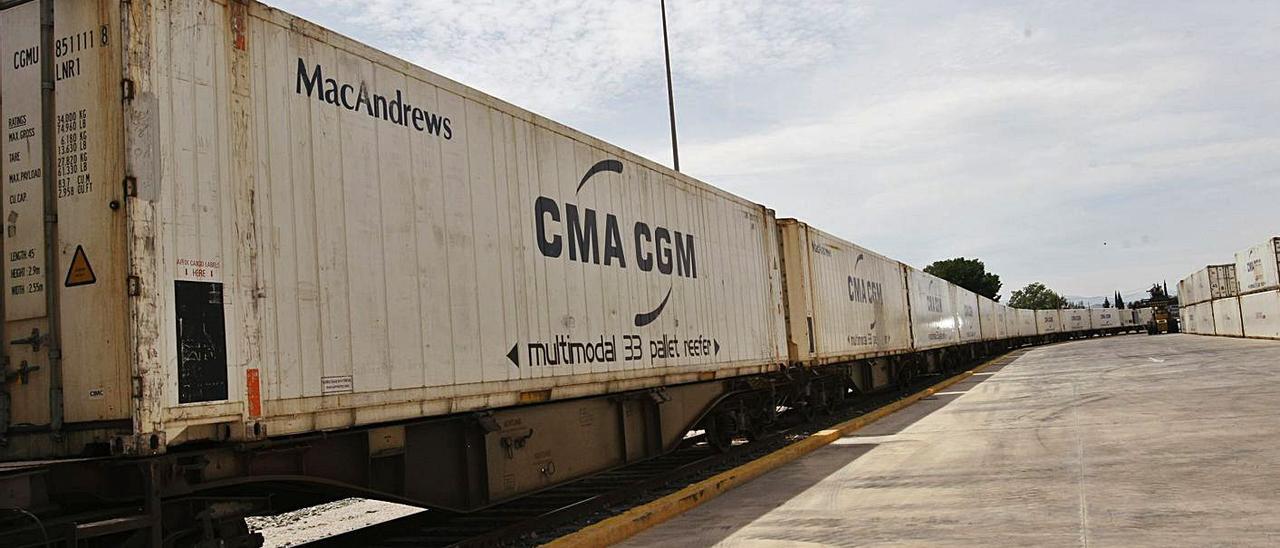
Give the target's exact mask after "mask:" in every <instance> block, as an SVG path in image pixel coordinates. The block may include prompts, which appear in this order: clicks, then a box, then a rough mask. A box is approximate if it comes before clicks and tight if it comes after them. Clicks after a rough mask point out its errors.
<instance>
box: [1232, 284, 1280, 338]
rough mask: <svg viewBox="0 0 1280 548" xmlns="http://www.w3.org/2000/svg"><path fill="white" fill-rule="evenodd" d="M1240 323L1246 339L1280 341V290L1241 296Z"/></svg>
mask: <svg viewBox="0 0 1280 548" xmlns="http://www.w3.org/2000/svg"><path fill="white" fill-rule="evenodd" d="M1240 323H1241V324H1242V327H1243V331H1244V336H1246V337H1254V338H1260V339H1280V289H1273V290H1269V291H1259V292H1255V293H1249V294H1247V295H1241V296H1240Z"/></svg>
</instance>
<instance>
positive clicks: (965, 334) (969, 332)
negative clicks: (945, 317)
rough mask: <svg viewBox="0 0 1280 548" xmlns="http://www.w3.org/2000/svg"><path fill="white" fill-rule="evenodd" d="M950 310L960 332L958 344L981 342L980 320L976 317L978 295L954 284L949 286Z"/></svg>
mask: <svg viewBox="0 0 1280 548" xmlns="http://www.w3.org/2000/svg"><path fill="white" fill-rule="evenodd" d="M950 285H951V287H950V289H949V290H950V292H951V308H952V310H954V311H955V314H956V327H957V328H958V329H959V330H960V342H962V343H968V342H975V341H980V340H982V326H981V323H982V322H981V318H979V317H978V294H977V293H974V292H972V291H969V290H968V289H965V288H963V287H960V286H958V285H955V284H950Z"/></svg>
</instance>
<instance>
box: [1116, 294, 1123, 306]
mask: <svg viewBox="0 0 1280 548" xmlns="http://www.w3.org/2000/svg"><path fill="white" fill-rule="evenodd" d="M1116 308H1119V309H1120V310H1124V299H1122V298H1120V292H1119V291H1117V292H1116Z"/></svg>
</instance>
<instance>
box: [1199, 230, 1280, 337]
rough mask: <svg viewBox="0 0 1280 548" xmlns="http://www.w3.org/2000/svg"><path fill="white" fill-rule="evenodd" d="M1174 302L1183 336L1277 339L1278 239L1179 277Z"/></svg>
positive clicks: (1279, 319) (1279, 320) (1279, 295)
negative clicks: (1226, 261) (1226, 260)
mask: <svg viewBox="0 0 1280 548" xmlns="http://www.w3.org/2000/svg"><path fill="white" fill-rule="evenodd" d="M1178 302H1179V305H1180V307H1181V309H1180V314H1181V319H1182V326H1183V331H1184V332H1186V333H1195V334H1199V335H1219V336H1227V337H1251V338H1259V339H1280V237H1271V238H1268V239H1267V240H1266V241H1264V242H1262V243H1260V244H1258V245H1254V246H1251V247H1249V248H1247V249H1244V250H1242V251H1239V252H1236V254H1235V262H1233V263H1226V264H1216V265H1208V266H1206V267H1204V268H1202V269H1200V270H1198V271H1196V272H1194V273H1192V274H1191V275H1189V276H1187V277H1186V278H1183V279H1182V280H1181V281H1179V282H1178Z"/></svg>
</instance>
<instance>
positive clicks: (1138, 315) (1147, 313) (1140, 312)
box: [1133, 307, 1155, 326]
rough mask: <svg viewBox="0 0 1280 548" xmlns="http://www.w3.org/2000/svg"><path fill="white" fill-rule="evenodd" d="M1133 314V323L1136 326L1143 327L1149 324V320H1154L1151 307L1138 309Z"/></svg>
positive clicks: (1153, 311) (1153, 310)
mask: <svg viewBox="0 0 1280 548" xmlns="http://www.w3.org/2000/svg"><path fill="white" fill-rule="evenodd" d="M1133 312H1134V321H1136V322H1137V323H1138V325H1142V326H1145V325H1147V324H1149V323H1151V320H1152V319H1154V318H1155V309H1154V308H1151V307H1144V308H1138V309H1136V310H1134V311H1133Z"/></svg>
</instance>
